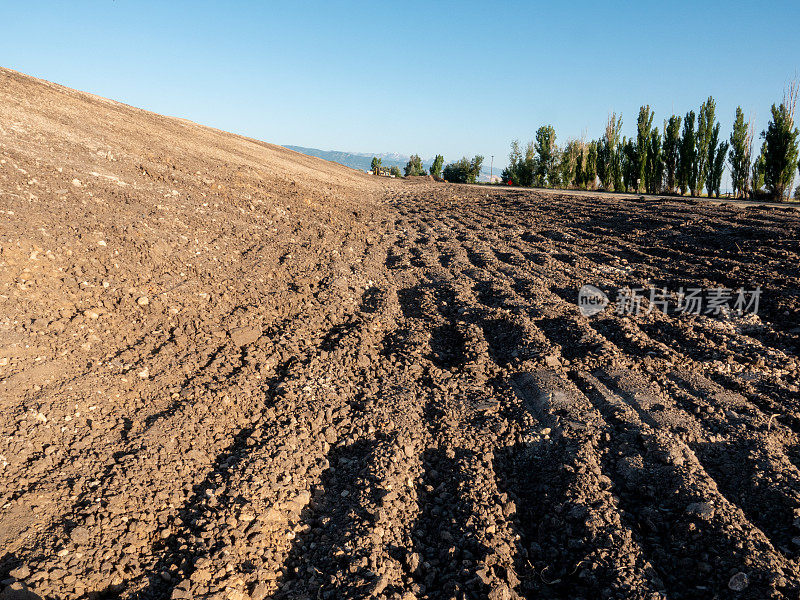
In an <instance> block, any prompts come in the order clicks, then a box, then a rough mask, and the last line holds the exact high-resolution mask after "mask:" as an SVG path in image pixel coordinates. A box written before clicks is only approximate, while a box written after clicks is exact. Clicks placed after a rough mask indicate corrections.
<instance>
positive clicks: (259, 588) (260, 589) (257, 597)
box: [250, 583, 269, 600]
mask: <svg viewBox="0 0 800 600" xmlns="http://www.w3.org/2000/svg"><path fill="white" fill-rule="evenodd" d="M268 593H269V588H268V587H267V585H266V584H265V583H259V584H257V585H256V587H254V588H253V591H252V593H251V594H250V597H251V598H252V599H253V600H264V598H266V597H267V594H268Z"/></svg>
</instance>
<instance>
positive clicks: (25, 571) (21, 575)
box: [8, 565, 31, 579]
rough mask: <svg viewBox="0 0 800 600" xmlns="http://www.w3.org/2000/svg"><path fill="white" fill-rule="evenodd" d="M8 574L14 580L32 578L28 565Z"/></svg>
mask: <svg viewBox="0 0 800 600" xmlns="http://www.w3.org/2000/svg"><path fill="white" fill-rule="evenodd" d="M8 574H9V575H10V576H11V577H13V578H14V579H25V578H26V577H29V576H30V574H31V570H30V569H29V568H28V565H22V566H21V567H17V568H16V569H12V570H11V571H9V572H8Z"/></svg>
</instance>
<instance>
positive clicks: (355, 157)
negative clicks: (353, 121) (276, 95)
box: [283, 145, 502, 181]
mask: <svg viewBox="0 0 800 600" xmlns="http://www.w3.org/2000/svg"><path fill="white" fill-rule="evenodd" d="M283 147H284V148H288V149H289V150H294V151H295V152H300V153H302V154H307V155H308V156H316V157H317V158H322V159H324V160H330V161H332V162H336V163H339V164H340V165H344V166H346V167H350V168H352V169H359V170H360V171H369V169H370V165H371V164H372V157H373V156H377V157H378V158H380V159H381V164H382V165H383V166H384V167H392V166H396V167H399V168H400V170H401V171H402V170H403V167H405V166H406V163H407V162H408V159H409V158H410V157H409V156H406V155H404V154H398V153H397V152H383V153H370V152H344V151H341V150H320V149H319V148H305V147H303V146H289V145H284V146H283ZM434 158H435V157H430V158H427V159H423V160H422V164H423V166H424V167H425V169H426V170H427V169H430V167H431V165H432V164H433V159H434ZM447 162H448V161H447V160H445V164H447ZM501 171H502V169H501V168H498V167H495V169H494V174H495V175H499V174H500V172H501ZM488 180H489V165H484V166H483V168H482V169H481V176H480V181H488Z"/></svg>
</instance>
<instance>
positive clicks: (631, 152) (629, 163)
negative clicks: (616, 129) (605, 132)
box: [622, 137, 639, 192]
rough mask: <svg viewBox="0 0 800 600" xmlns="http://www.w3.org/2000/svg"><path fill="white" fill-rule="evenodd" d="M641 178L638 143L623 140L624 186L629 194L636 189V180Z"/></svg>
mask: <svg viewBox="0 0 800 600" xmlns="http://www.w3.org/2000/svg"><path fill="white" fill-rule="evenodd" d="M638 178H639V154H638V152H637V151H636V142H634V141H633V140H629V139H626V138H624V137H623V138H622V186H623V189H624V190H625V191H626V192H627V191H629V190H632V189H636V180H637V179H638Z"/></svg>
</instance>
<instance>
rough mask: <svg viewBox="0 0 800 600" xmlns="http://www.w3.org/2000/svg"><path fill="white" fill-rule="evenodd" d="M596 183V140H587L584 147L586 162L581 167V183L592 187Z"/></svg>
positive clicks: (589, 187)
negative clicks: (586, 144)
mask: <svg viewBox="0 0 800 600" xmlns="http://www.w3.org/2000/svg"><path fill="white" fill-rule="evenodd" d="M596 184H597V142H596V141H592V142H589V145H588V147H587V148H586V164H585V165H584V167H583V185H584V187H586V188H588V189H592V190H593V189H594V187H595V185H596Z"/></svg>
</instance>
